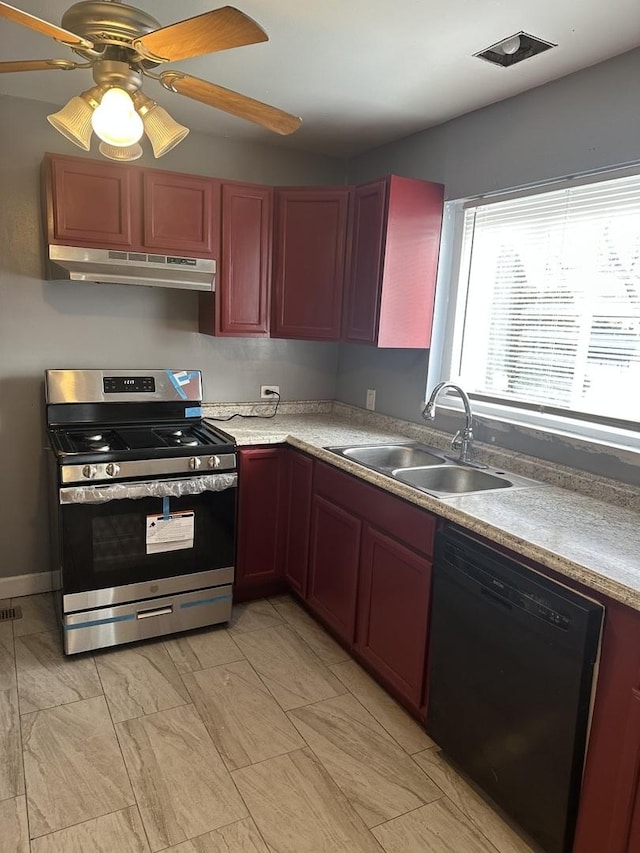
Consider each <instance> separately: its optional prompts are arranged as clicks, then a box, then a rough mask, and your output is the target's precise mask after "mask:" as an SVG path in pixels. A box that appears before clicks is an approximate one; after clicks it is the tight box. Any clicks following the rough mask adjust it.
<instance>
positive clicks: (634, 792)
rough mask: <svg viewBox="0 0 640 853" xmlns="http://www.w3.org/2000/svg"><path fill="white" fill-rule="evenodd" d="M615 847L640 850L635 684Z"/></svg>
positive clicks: (639, 708) (639, 697) (639, 702)
mask: <svg viewBox="0 0 640 853" xmlns="http://www.w3.org/2000/svg"><path fill="white" fill-rule="evenodd" d="M611 850H612V851H615V853H618V851H619V853H627V851H629V853H634V851H637V850H640V687H638V688H635V687H634V688H633V689H632V690H631V694H630V697H629V713H628V717H627V725H626V730H625V739H624V755H623V760H622V766H621V768H620V777H619V781H618V790H617V793H616V798H615V804H614V815H613V832H612V836H611Z"/></svg>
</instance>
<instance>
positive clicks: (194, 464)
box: [189, 456, 202, 471]
mask: <svg viewBox="0 0 640 853" xmlns="http://www.w3.org/2000/svg"><path fill="white" fill-rule="evenodd" d="M201 465H202V460H201V459H198V457H197V456H192V457H191V459H190V460H189V468H191V470H192V471H197V469H198V468H199V467H200V466H201Z"/></svg>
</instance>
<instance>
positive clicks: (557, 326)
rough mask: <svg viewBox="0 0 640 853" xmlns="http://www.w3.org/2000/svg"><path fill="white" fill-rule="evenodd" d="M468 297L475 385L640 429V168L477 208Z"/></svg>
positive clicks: (468, 251)
mask: <svg viewBox="0 0 640 853" xmlns="http://www.w3.org/2000/svg"><path fill="white" fill-rule="evenodd" d="M459 294H462V297H461V299H460V301H459V309H458V313H457V318H456V332H455V335H454V353H453V355H454V360H453V363H452V368H453V371H452V372H453V373H456V372H457V373H458V376H459V379H460V382H461V384H462V386H463V387H464V388H465V389H466V390H467V391H470V392H471V393H473V394H475V395H476V396H479V397H485V398H487V399H489V400H494V401H497V402H502V403H507V404H509V403H510V404H512V405H514V406H518V405H520V406H522V405H524V406H525V407H527V406H529V407H533V408H535V409H536V410H538V411H547V410H549V411H556V412H557V411H558V410H559V411H560V412H567V413H571V415H573V416H576V415H577V416H579V417H580V416H583V417H585V418H586V419H599V418H602V419H605V420H607V421H611V422H616V421H624V422H627V423H628V422H631V423H632V424H633V423H634V422H636V423H635V427H636V428H637V427H638V425H637V421H638V420H639V419H640V176H634V177H630V178H629V177H625V178H619V179H617V180H609V181H602V182H599V183H591V184H588V185H586V186H581V187H570V188H565V189H562V190H556V191H553V192H542V193H538V194H536V195H531V196H527V197H524V198H523V197H521V198H516V199H510V200H508V201H494V202H489V203H482V202H481V203H477V204H474V205H473V206H469V207H468V208H467V209H466V211H465V218H464V233H463V246H462V264H461V281H460V288H459ZM456 361H457V363H456ZM456 367H457V371H456Z"/></svg>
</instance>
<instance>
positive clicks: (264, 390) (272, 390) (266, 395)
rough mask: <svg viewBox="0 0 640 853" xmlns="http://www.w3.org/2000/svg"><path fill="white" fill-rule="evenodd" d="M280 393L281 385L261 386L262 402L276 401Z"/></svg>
mask: <svg viewBox="0 0 640 853" xmlns="http://www.w3.org/2000/svg"><path fill="white" fill-rule="evenodd" d="M279 393H280V386H279V385H261V386H260V399H261V400H274V399H276V398H275V395H276V394H279Z"/></svg>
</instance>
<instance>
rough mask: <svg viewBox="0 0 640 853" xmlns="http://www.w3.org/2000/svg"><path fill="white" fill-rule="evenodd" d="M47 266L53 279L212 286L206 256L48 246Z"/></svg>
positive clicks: (213, 267)
mask: <svg viewBox="0 0 640 853" xmlns="http://www.w3.org/2000/svg"><path fill="white" fill-rule="evenodd" d="M48 268H49V269H48V275H47V277H48V278H49V279H52V280H54V281H60V280H67V279H70V280H72V281H94V282H98V283H101V284H102V283H104V284H138V285H145V286H147V287H177V288H179V289H181V290H205V291H212V290H214V289H215V288H214V281H215V273H216V262H215V261H214V260H207V259H205V258H188V257H183V256H180V255H163V254H145V253H144V252H125V251H120V250H115V249H83V248H80V247H75V246H53V245H51V246H49V256H48Z"/></svg>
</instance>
